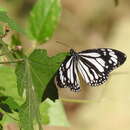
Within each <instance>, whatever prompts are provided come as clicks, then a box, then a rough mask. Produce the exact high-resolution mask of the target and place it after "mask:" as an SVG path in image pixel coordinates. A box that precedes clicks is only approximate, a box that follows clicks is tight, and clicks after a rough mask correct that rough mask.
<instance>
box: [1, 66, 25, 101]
mask: <svg viewBox="0 0 130 130" xmlns="http://www.w3.org/2000/svg"><path fill="white" fill-rule="evenodd" d="M0 88H1V89H0V91H2V95H4V96H6V97H12V98H13V100H14V99H15V101H16V102H18V103H21V102H22V101H23V100H22V98H20V97H19V96H18V92H17V86H16V76H15V73H14V68H13V67H9V66H3V65H0ZM5 100H6V98H5ZM3 101H4V100H3Z"/></svg>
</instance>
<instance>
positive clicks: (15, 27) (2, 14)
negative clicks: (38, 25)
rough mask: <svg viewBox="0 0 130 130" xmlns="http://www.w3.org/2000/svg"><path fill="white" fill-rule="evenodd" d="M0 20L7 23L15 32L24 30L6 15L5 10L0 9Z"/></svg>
mask: <svg viewBox="0 0 130 130" xmlns="http://www.w3.org/2000/svg"><path fill="white" fill-rule="evenodd" d="M0 21H1V22H4V23H7V24H8V26H9V27H10V28H11V29H12V30H15V31H17V32H22V33H23V32H24V31H23V30H22V29H21V28H20V27H19V26H18V25H17V24H16V23H15V22H14V21H13V20H12V19H11V18H9V17H8V15H7V13H6V12H5V11H0Z"/></svg>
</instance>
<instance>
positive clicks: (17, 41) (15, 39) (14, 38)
mask: <svg viewBox="0 0 130 130" xmlns="http://www.w3.org/2000/svg"><path fill="white" fill-rule="evenodd" d="M11 45H14V46H18V45H21V41H20V39H19V37H18V35H12V37H11Z"/></svg>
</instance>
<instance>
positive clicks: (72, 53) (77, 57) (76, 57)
mask: <svg viewBox="0 0 130 130" xmlns="http://www.w3.org/2000/svg"><path fill="white" fill-rule="evenodd" d="M70 55H71V56H73V57H74V58H75V59H76V60H77V61H78V59H79V56H78V53H77V52H75V51H74V49H70Z"/></svg>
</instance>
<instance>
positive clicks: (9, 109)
mask: <svg viewBox="0 0 130 130" xmlns="http://www.w3.org/2000/svg"><path fill="white" fill-rule="evenodd" d="M0 108H1V109H2V110H4V111H5V112H8V113H12V110H11V108H10V107H9V105H7V104H4V103H0Z"/></svg>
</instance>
